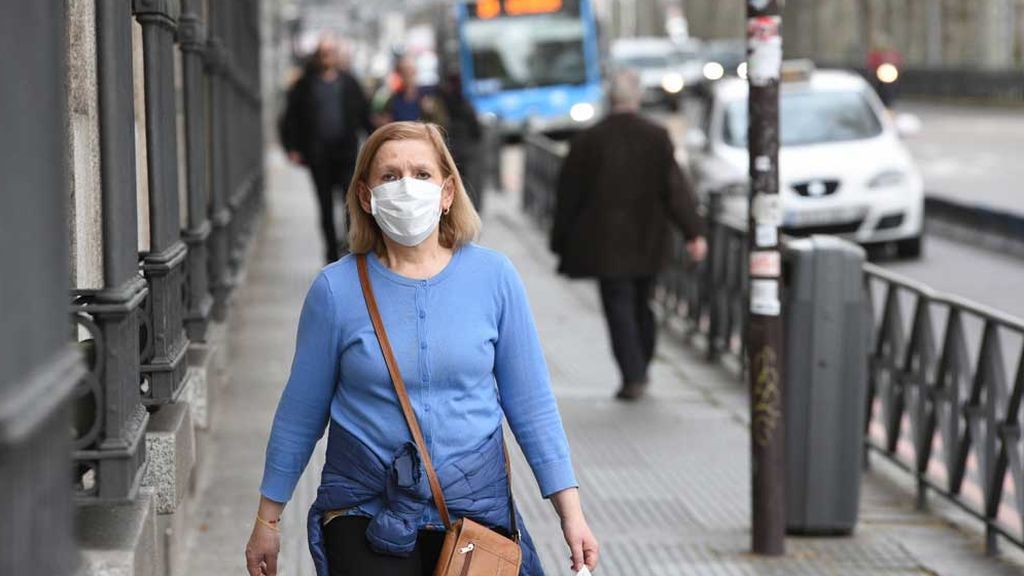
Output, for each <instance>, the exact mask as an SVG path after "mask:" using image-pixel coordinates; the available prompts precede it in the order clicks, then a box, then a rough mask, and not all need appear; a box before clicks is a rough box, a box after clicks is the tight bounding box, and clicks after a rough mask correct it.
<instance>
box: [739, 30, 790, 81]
mask: <svg viewBox="0 0 1024 576" xmlns="http://www.w3.org/2000/svg"><path fill="white" fill-rule="evenodd" d="M781 24H782V18H781V17H779V16H758V17H756V18H751V19H749V20H747V38H748V40H747V77H748V78H749V79H750V83H751V84H752V85H754V86H767V85H769V84H771V83H772V82H776V81H778V79H779V73H780V72H781V70H782V37H781V36H779V27H780V26H781Z"/></svg>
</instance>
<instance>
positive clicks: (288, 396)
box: [260, 272, 338, 502]
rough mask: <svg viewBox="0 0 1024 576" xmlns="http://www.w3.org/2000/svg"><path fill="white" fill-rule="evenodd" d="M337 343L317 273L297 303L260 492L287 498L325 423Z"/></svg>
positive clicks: (330, 306)
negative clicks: (287, 372)
mask: <svg viewBox="0 0 1024 576" xmlns="http://www.w3.org/2000/svg"><path fill="white" fill-rule="evenodd" d="M337 342H338V328H337V322H336V311H335V305H334V295H333V294H332V292H331V286H330V282H329V281H328V279H327V276H326V275H325V274H324V273H323V272H321V273H320V275H319V276H317V278H316V280H314V281H313V285H312V286H311V287H310V289H309V292H308V293H307V294H306V301H305V303H304V304H303V305H302V313H301V315H300V316H299V329H298V335H297V336H296V341H295V356H294V358H293V359H292V370H291V375H290V376H289V378H288V384H287V385H286V386H285V388H284V392H283V393H282V394H281V400H280V401H279V402H278V405H277V412H276V413H275V414H274V425H273V428H272V429H271V431H270V440H269V442H268V443H267V452H266V462H265V464H264V468H263V482H262V484H261V485H260V493H261V494H263V495H264V496H266V497H267V498H269V499H271V500H273V501H275V502H287V501H288V500H290V499H291V496H292V492H293V491H294V490H295V485H296V483H298V481H299V477H300V476H302V471H303V470H305V468H306V464H307V463H308V462H309V457H310V455H311V454H312V452H313V447H314V446H316V442H317V440H319V439H320V437H321V436H323V433H324V429H325V428H326V426H327V421H328V418H330V411H331V398H332V396H333V394H334V389H335V383H336V382H337V365H338V361H337V348H338V343H337Z"/></svg>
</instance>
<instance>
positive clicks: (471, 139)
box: [438, 71, 483, 211]
mask: <svg viewBox="0 0 1024 576" xmlns="http://www.w3.org/2000/svg"><path fill="white" fill-rule="evenodd" d="M438 97H439V99H440V102H441V105H442V106H443V108H444V111H445V124H444V128H445V131H446V132H447V133H448V148H449V150H451V153H452V158H454V159H455V165H456V166H458V168H459V174H461V175H462V178H463V181H464V182H465V184H466V185H467V186H466V191H467V192H469V197H470V199H472V200H473V206H475V207H476V209H477V211H481V210H482V203H483V202H482V201H483V167H482V166H481V162H482V158H481V157H480V140H481V139H482V137H483V131H482V129H481V127H480V121H479V120H478V119H477V115H476V109H475V108H473V103H472V102H470V101H469V100H467V99H466V97H465V96H464V95H463V94H462V76H461V74H459V73H458V72H456V71H449V72H448V73H447V74H446V75H445V81H444V83H443V84H442V85H441V87H440V89H439V90H438Z"/></svg>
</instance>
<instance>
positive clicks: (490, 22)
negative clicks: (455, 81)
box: [455, 0, 604, 134]
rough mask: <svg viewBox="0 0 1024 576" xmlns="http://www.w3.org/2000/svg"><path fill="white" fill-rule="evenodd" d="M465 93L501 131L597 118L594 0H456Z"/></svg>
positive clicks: (563, 126)
mask: <svg viewBox="0 0 1024 576" xmlns="http://www.w3.org/2000/svg"><path fill="white" fill-rule="evenodd" d="M455 9H456V14H455V27H456V34H457V45H458V48H457V51H458V61H459V68H460V70H461V73H462V86H463V92H464V94H465V96H466V98H467V99H469V100H470V101H471V102H472V103H473V105H474V107H475V108H476V110H477V113H478V114H480V115H482V116H491V117H492V118H494V119H496V120H497V121H498V122H499V124H500V126H501V127H502V130H503V132H505V133H507V134H514V133H518V132H520V131H522V130H523V128H524V127H525V125H526V124H527V122H529V124H530V125H531V127H533V128H535V129H537V130H541V131H544V132H555V131H571V130H574V129H578V128H582V127H584V126H587V125H589V124H592V123H593V122H595V121H596V120H597V119H598V118H599V117H600V116H601V114H602V112H603V110H602V108H603V107H604V90H603V87H602V84H601V65H600V51H599V49H598V30H597V21H596V18H595V15H594V10H593V5H592V3H591V1H590V0H478V1H476V2H460V3H458V4H457V5H456V7H455Z"/></svg>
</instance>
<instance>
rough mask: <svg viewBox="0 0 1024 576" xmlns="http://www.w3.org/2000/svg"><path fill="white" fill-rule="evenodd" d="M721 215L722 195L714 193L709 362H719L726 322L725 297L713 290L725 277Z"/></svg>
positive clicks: (707, 273) (707, 277)
mask: <svg viewBox="0 0 1024 576" xmlns="http://www.w3.org/2000/svg"><path fill="white" fill-rule="evenodd" d="M721 214H722V195H721V193H717V192H712V193H711V194H710V195H709V196H708V239H707V242H708V258H707V260H708V261H707V265H706V266H705V267H704V285H705V286H706V289H705V290H704V294H705V297H704V298H705V302H706V304H705V307H706V308H707V311H708V335H707V345H708V349H707V359H708V361H709V362H716V361H718V357H719V345H718V341H719V338H720V337H721V334H722V325H723V321H724V318H723V314H722V312H723V310H722V298H723V295H722V294H720V291H719V290H715V289H713V287H715V286H721V285H722V279H723V275H724V273H723V270H722V264H723V259H724V258H725V257H726V254H725V251H724V248H725V247H726V245H725V243H724V242H723V238H722V237H721V232H722V225H721V222H720V221H719V218H720V216H721Z"/></svg>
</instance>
